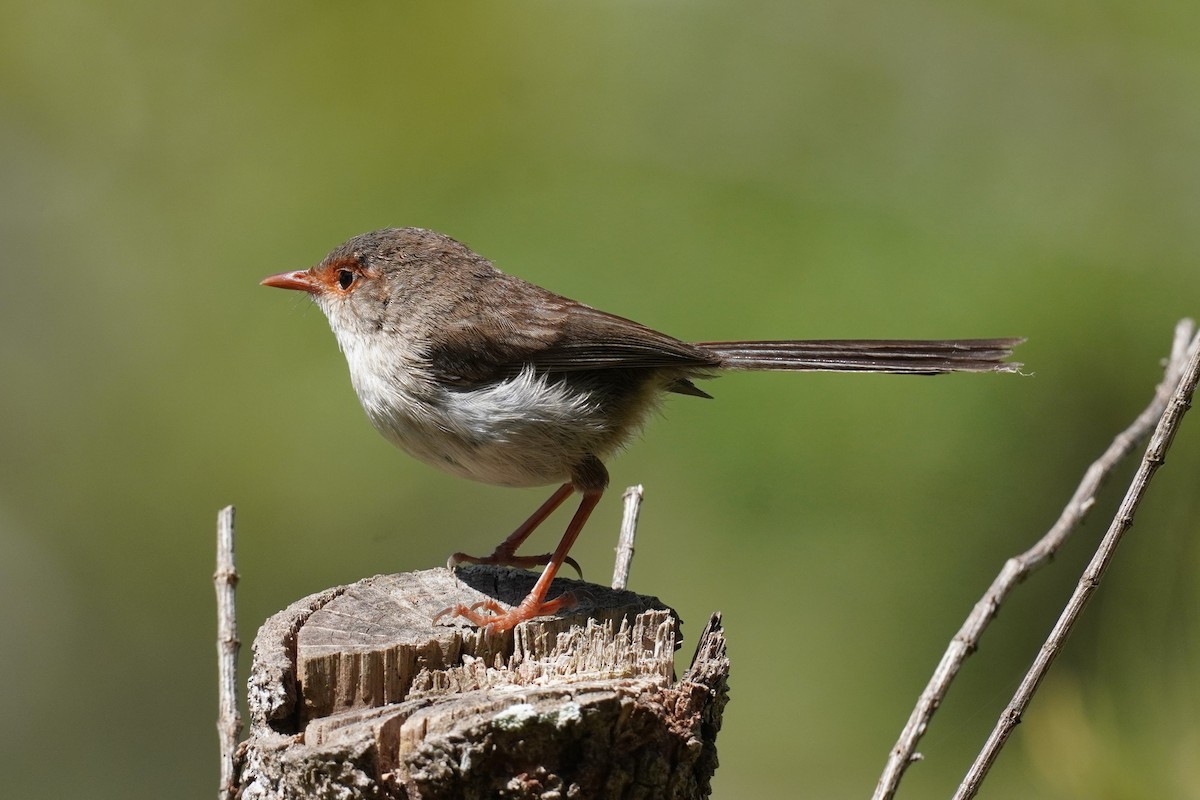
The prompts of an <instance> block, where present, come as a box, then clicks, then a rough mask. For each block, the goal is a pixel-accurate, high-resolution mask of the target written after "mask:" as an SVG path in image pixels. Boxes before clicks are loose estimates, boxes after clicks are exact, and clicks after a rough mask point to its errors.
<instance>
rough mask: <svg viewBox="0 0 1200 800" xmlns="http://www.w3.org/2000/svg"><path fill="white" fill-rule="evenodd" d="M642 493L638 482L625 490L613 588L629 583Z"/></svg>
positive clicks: (643, 491)
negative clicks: (623, 511)
mask: <svg viewBox="0 0 1200 800" xmlns="http://www.w3.org/2000/svg"><path fill="white" fill-rule="evenodd" d="M644 493H645V490H643V489H642V485H641V484H640V483H639V484H638V485H636V486H630V487H629V488H628V489H626V490H625V495H624V496H625V513H624V514H623V515H622V517H621V537H620V539H618V540H617V561H616V564H614V565H613V579H612V588H614V589H624V588H625V586H626V584H628V583H629V567H630V566H631V565H632V563H633V540H634V538H636V537H637V525H638V515H639V514H640V513H641V511H642V495H643V494H644Z"/></svg>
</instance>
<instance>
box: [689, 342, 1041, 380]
mask: <svg viewBox="0 0 1200 800" xmlns="http://www.w3.org/2000/svg"><path fill="white" fill-rule="evenodd" d="M1023 341H1025V340H1024V339H1020V338H1012V339H934V340H920V339H824V340H822V339H813V340H796V341H775V342H697V343H696V345H695V346H696V347H702V348H704V349H705V350H708V351H710V352H712V353H715V354H716V355H717V356H719V357H720V359H721V367H722V368H724V369H732V370H790V371H799V372H892V373H900V374H908V375H939V374H941V373H945V372H1018V371H1020V368H1021V365H1020V364H1019V363H1016V362H1012V361H1007V360H1006V359H1007V358H1008V357H1009V356H1011V355H1012V351H1013V348H1014V347H1016V346H1017V345H1018V344H1020V343H1021V342H1023Z"/></svg>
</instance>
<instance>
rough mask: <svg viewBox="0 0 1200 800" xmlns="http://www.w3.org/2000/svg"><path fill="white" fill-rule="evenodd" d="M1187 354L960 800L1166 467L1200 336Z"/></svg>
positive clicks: (986, 765) (1197, 362)
mask: <svg viewBox="0 0 1200 800" xmlns="http://www.w3.org/2000/svg"><path fill="white" fill-rule="evenodd" d="M1187 355H1188V360H1187V364H1186V367H1185V368H1184V371H1183V375H1182V376H1181V377H1180V378H1179V379H1178V385H1177V386H1176V387H1175V391H1174V392H1173V393H1172V394H1171V397H1170V400H1169V401H1168V402H1167V407H1166V409H1165V410H1164V411H1163V414H1162V418H1161V419H1160V420H1159V422H1158V425H1157V426H1156V427H1155V429H1154V434H1153V435H1152V436H1151V437H1150V444H1149V445H1147V447H1146V452H1145V454H1144V455H1143V456H1142V462H1141V464H1139V465H1138V470H1137V473H1136V474H1135V475H1134V477H1133V482H1132V483H1131V484H1130V486H1129V489H1128V490H1127V491H1126V492H1125V497H1124V498H1122V500H1121V505H1120V506H1119V507H1118V508H1117V512H1116V514H1115V515H1114V516H1113V520H1112V522H1111V523H1110V524H1109V527H1108V532H1107V533H1105V534H1104V538H1103V539H1101V541H1100V546H1099V547H1098V548H1097V550H1096V553H1095V555H1093V556H1092V560H1091V562H1090V563H1088V565H1087V568H1086V569H1085V570H1084V571H1083V575H1082V576H1081V577H1080V579H1079V583H1078V584H1076V586H1075V591H1074V592H1073V593H1072V594H1071V598H1070V600H1068V601H1067V605H1066V606H1065V607H1064V608H1063V612H1062V614H1061V615H1060V616H1059V618H1058V622H1056V623H1055V624H1054V628H1053V629H1051V631H1050V635H1049V636H1048V637H1047V638H1046V641H1045V642H1044V643H1043V644H1042V647H1041V649H1040V650H1039V651H1038V654H1037V657H1036V658H1034V660H1033V665H1032V666H1031V667H1030V668H1029V671H1028V672H1027V673H1025V677H1024V678H1023V679H1022V680H1021V685H1020V686H1018V687H1017V691H1016V693H1015V694H1014V695H1013V699H1012V700H1011V701H1010V702H1009V704H1008V707H1007V708H1005V709H1004V712H1003V713H1002V714H1001V715H1000V719H999V720H998V721H997V722H996V727H995V728H994V729H993V730H992V733H991V735H990V736H989V737H988V740H987V742H986V743H985V744H984V746H983V749H982V750H981V751H980V753H979V755H978V756H977V757H976V759H975V763H974V764H972V765H971V769H970V770H969V771H968V772H967V775H966V777H965V778H963V782H962V784H961V785H960V786H959V787H958V791H957V792H955V794H954V797H955V800H970V798H972V797H974V796H975V794H976V793H977V792H978V791H979V786H980V784H981V783H982V782H983V779H984V778H985V777H986V776H987V773H988V770H990V769H991V767H992V764H994V763H995V761H996V757H997V756H998V755H999V754H1000V749H1001V748H1002V747H1004V743H1005V742H1006V741H1007V740H1008V737H1009V735H1010V734H1011V733H1012V730H1013V728H1014V727H1016V725H1017V723H1018V722H1020V721H1021V715H1022V714H1024V713H1025V709H1026V708H1028V707H1029V702H1030V700H1032V699H1033V695H1034V693H1035V692H1037V690H1038V686H1039V685H1041V682H1042V679H1043V678H1044V677H1045V676H1046V673H1047V672H1048V671H1049V670H1050V665H1051V664H1053V663H1054V659H1055V657H1056V656H1057V655H1058V654H1059V653H1060V652H1062V649H1063V646H1064V645H1065V644H1066V640H1067V636H1069V635H1070V633H1071V629H1072V628H1073V627H1074V626H1075V623H1076V621H1078V619H1079V616H1080V615H1081V614H1082V613H1083V609H1084V607H1085V606H1086V605H1087V602H1088V600H1089V599H1090V598H1091V596H1092V594H1093V593H1094V592H1095V591H1096V589H1097V587H1099V585H1100V580H1101V578H1103V577H1104V571H1105V569H1106V568H1107V567H1108V565H1109V564H1110V563H1111V562H1112V559H1113V556H1114V555H1115V553H1116V549H1117V545H1118V544H1120V542H1121V538H1122V537H1123V536H1124V535H1125V533H1126V532H1127V531H1128V530H1129V528H1130V527H1131V526H1132V525H1133V516H1134V514H1135V513H1137V508H1138V505H1139V504H1140V503H1141V501H1142V498H1143V497H1145V495H1146V490H1147V488H1148V487H1149V485H1150V479H1151V478H1152V477H1154V473H1155V472H1156V471H1157V470H1158V468H1159V467H1160V466H1162V463H1163V461H1164V460H1165V458H1166V454H1167V450H1168V449H1169V448H1170V447H1171V441H1172V440H1173V439H1174V438H1175V432H1176V431H1177V430H1178V429H1179V423H1180V422H1181V421H1182V419H1183V415H1184V412H1186V411H1187V410H1188V408H1190V407H1191V402H1192V395H1193V394H1194V393H1195V391H1196V383H1197V382H1198V381H1200V337H1196V338H1195V339H1193V341H1192V343H1191V345H1190V346H1189V348H1188V353H1187Z"/></svg>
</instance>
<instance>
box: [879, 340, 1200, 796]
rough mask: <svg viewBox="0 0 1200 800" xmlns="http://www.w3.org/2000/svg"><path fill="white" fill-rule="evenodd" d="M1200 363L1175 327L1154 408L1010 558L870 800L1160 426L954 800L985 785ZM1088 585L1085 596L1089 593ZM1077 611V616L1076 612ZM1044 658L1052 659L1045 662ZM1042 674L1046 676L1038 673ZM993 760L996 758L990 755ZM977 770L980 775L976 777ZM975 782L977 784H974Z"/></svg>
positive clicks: (912, 752)
mask: <svg viewBox="0 0 1200 800" xmlns="http://www.w3.org/2000/svg"><path fill="white" fill-rule="evenodd" d="M1198 361H1200V337H1197V336H1196V331H1195V323H1193V322H1192V321H1191V320H1183V321H1181V322H1180V323H1179V324H1178V325H1176V327H1175V339H1174V342H1173V345H1172V348H1171V357H1170V359H1169V360H1168V362H1167V365H1166V369H1165V374H1164V377H1163V380H1162V382H1161V383H1160V384H1159V385H1158V386H1157V387H1156V389H1155V392H1154V398H1153V400H1152V401H1151V403H1150V405H1149V406H1147V408H1146V409H1145V410H1144V411H1142V413H1141V414H1139V415H1138V417H1137V418H1136V419H1135V420H1134V421H1133V423H1132V424H1131V425H1130V426H1129V427H1128V428H1126V429H1125V430H1124V431H1122V432H1121V433H1119V434H1118V435H1117V436H1116V438H1115V439H1114V440H1113V442H1112V444H1111V445H1109V447H1108V449H1107V450H1106V451H1105V452H1104V454H1103V455H1102V456H1101V457H1100V458H1099V459H1097V460H1096V461H1095V462H1094V463H1093V464H1092V465H1091V466H1090V467H1089V468H1088V470H1087V472H1085V473H1084V476H1083V480H1082V481H1081V482H1080V484H1079V487H1078V488H1077V489H1076V490H1075V493H1074V495H1072V497H1071V499H1070V501H1069V502H1068V503H1067V505H1066V507H1065V508H1064V509H1063V511H1062V514H1061V515H1060V516H1059V518H1058V521H1057V522H1055V524H1054V526H1053V527H1052V528H1051V529H1050V530H1049V531H1048V532H1047V533H1046V535H1045V536H1043V537H1042V538H1041V539H1040V540H1039V541H1038V542H1037V543H1036V544H1034V546H1033V547H1031V548H1030V549H1029V550H1027V551H1025V552H1024V553H1022V554H1020V555H1018V556H1015V557H1013V558H1010V559H1009V560H1008V561H1007V562H1006V563H1005V565H1004V567H1003V568H1002V569H1001V570H1000V574H999V575H997V576H996V579H995V580H994V581H992V585H991V586H990V587H988V590H987V592H985V593H984V595H983V597H982V598H981V599H980V600H979V602H978V603H976V604H975V608H974V609H973V610H972V611H971V614H970V615H969V616H968V617H967V619H966V621H965V622H964V623H963V625H962V627H961V628H960V629H959V631H958V633H956V634H955V635H954V638H953V639H952V640H951V641H950V645H949V646H948V647H947V649H946V652H945V653H944V654H943V656H942V659H941V661H940V662H939V663H938V665H937V668H936V669H935V670H934V672H933V676H932V677H931V678H930V680H929V683H928V684H927V685H926V687H925V689H924V691H922V692H921V695H920V697H919V698H918V700H917V705H916V707H915V708H914V709H913V712H912V714H911V716H910V717H909V720H908V722H907V724H906V725H905V726H904V729H903V730H902V731H901V733H900V738H899V740H898V741H897V742H896V745H895V746H894V747H893V748H892V751H891V754H890V755H889V757H888V761H887V764H886V765H885V767H884V771H883V774H882V775H881V776H880V778H879V783H878V784H877V785H876V787H875V793H874V794H873V795H872V798H873V800H890V798H892V797H894V796H895V793H896V788H897V787H898V785H899V783H900V779H901V777H902V776H903V775H904V771H905V770H906V769H907V768H908V765H909V764H911V763H912V762H913V761H916V760H919V759H920V755H918V754H917V752H916V748H917V743H918V742H919V741H920V739H921V737H922V736H923V735H924V733H925V730H926V728H927V726H928V724H929V720H930V719H931V718H932V716H933V713H934V712H935V711H936V710H937V708H938V706H939V705H940V704H941V702H942V700H943V698H944V697H945V696H946V692H947V690H948V689H949V686H950V683H951V682H952V681H953V680H954V677H955V676H956V675H957V674H958V671H959V669H960V668H961V667H962V664H963V662H964V661H965V660H966V658H967V657H968V656H969V655H970V654H971V653H972V652H974V650H975V648H976V647H977V646H978V643H979V640H980V638H981V637H982V635H983V632H984V630H986V629H987V626H988V625H989V624H990V623H991V621H992V619H993V618H994V617H995V616H996V613H997V611H998V610H999V608H1000V605H1001V604H1002V603H1003V602H1004V600H1005V598H1006V597H1007V596H1008V594H1009V592H1011V591H1012V589H1013V588H1014V587H1015V586H1016V585H1017V584H1018V583H1020V582H1021V581H1023V580H1024V579H1025V578H1026V577H1027V576H1028V575H1029V574H1030V573H1031V572H1033V571H1034V570H1036V569H1037V568H1038V567H1040V566H1042V565H1043V564H1044V563H1045V562H1046V561H1047V560H1048V559H1049V558H1050V557H1052V556H1053V555H1054V554H1055V553H1056V552H1057V551H1058V549H1059V548H1060V547H1061V546H1062V545H1063V543H1064V542H1065V541H1066V540H1067V539H1068V538H1069V537H1070V535H1071V533H1072V532H1073V531H1074V530H1075V529H1076V528H1077V527H1079V525H1080V524H1081V523H1082V522H1083V520H1084V518H1085V517H1086V516H1087V513H1088V512H1089V511H1090V510H1091V508H1092V506H1093V505H1095V502H1096V494H1097V493H1098V491H1099V489H1100V487H1101V486H1102V485H1103V484H1104V482H1105V480H1106V479H1107V478H1108V476H1109V475H1110V474H1111V473H1112V471H1113V469H1114V468H1115V467H1116V465H1117V464H1118V463H1119V462H1120V461H1121V460H1122V459H1124V458H1125V457H1126V456H1127V455H1129V453H1131V452H1132V451H1133V450H1134V448H1135V447H1136V446H1137V444H1138V442H1139V441H1141V440H1142V439H1144V438H1145V437H1146V435H1147V434H1148V433H1149V432H1150V431H1151V430H1152V429H1155V426H1156V425H1157V430H1155V435H1154V438H1153V439H1152V441H1151V443H1150V447H1149V449H1148V450H1147V454H1146V456H1145V457H1144V458H1143V461H1142V467H1141V468H1139V470H1138V474H1137V477H1136V478H1135V481H1134V484H1133V485H1132V486H1131V487H1130V490H1129V493H1128V494H1127V495H1126V498H1125V501H1124V502H1122V504H1121V508H1120V510H1119V511H1118V514H1117V517H1116V519H1114V520H1113V523H1112V527H1110V529H1109V534H1108V535H1106V536H1105V538H1104V540H1103V542H1102V544H1101V547H1100V550H1099V551H1098V552H1097V554H1096V558H1095V559H1093V564H1091V565H1089V567H1088V571H1086V572H1085V573H1084V577H1083V578H1082V579H1081V581H1080V588H1077V590H1076V595H1079V597H1078V598H1077V597H1076V596H1072V598H1071V603H1070V604H1068V608H1067V610H1066V611H1064V614H1063V618H1060V620H1059V625H1056V626H1055V628H1054V630H1053V631H1052V633H1051V637H1050V639H1048V640H1047V643H1046V645H1045V646H1043V652H1042V653H1039V656H1038V660H1037V661H1035V663H1034V668H1033V669H1031V671H1030V672H1031V675H1033V674H1034V673H1035V672H1037V674H1036V676H1035V677H1033V678H1031V677H1030V676H1026V682H1029V681H1031V680H1032V682H1031V683H1030V685H1029V686H1028V687H1027V686H1026V682H1022V685H1021V686H1022V690H1024V689H1028V694H1024V695H1023V694H1022V691H1021V690H1018V696H1017V697H1015V698H1014V699H1013V703H1012V704H1010V706H1009V708H1008V709H1006V711H1005V714H1004V715H1002V717H1001V721H1000V722H999V723H997V728H996V731H994V732H993V738H994V739H995V740H996V741H995V743H994V744H993V740H992V739H989V743H988V745H987V746H985V749H984V752H982V753H980V761H977V762H976V765H975V766H974V767H972V770H971V773H969V774H968V777H967V779H964V781H963V785H962V786H960V787H959V792H960V793H959V794H958V795H956V797H962V798H968V797H972V796H974V793H975V791H977V790H978V784H979V781H982V779H983V776H984V775H985V774H986V772H987V769H988V767H990V765H991V763H992V762H994V760H995V757H996V754H998V752H999V749H1000V747H1002V746H1003V744H1004V740H1006V739H1007V737H1008V733H1009V732H1011V730H1012V726H1013V725H1015V724H1016V722H1017V721H1018V720H1019V717H1020V713H1021V712H1022V711H1023V710H1024V708H1025V706H1026V705H1027V704H1028V701H1029V698H1030V697H1032V694H1033V692H1034V691H1036V690H1037V684H1038V683H1039V682H1040V681H1041V677H1042V676H1043V675H1044V674H1045V670H1046V669H1048V668H1049V665H1050V662H1051V661H1052V660H1053V657H1054V655H1055V654H1056V653H1057V651H1058V649H1060V648H1061V645H1062V641H1063V639H1064V638H1065V636H1066V633H1067V632H1068V631H1069V630H1070V626H1071V625H1072V624H1073V623H1074V621H1075V619H1076V618H1077V617H1078V615H1079V612H1080V611H1082V608H1083V604H1084V603H1086V601H1087V598H1088V596H1090V594H1091V592H1092V591H1093V590H1094V589H1095V582H1097V581H1098V580H1099V577H1100V574H1101V573H1102V572H1103V569H1104V567H1105V566H1107V564H1108V561H1109V560H1110V559H1111V557H1112V551H1113V548H1115V546H1116V543H1117V541H1119V540H1120V537H1121V535H1122V534H1123V533H1124V532H1125V530H1126V529H1128V527H1129V525H1130V524H1131V522H1132V515H1133V511H1134V510H1135V509H1136V506H1137V503H1138V501H1139V500H1140V499H1141V497H1142V495H1143V494H1144V492H1145V488H1146V483H1147V482H1148V481H1149V478H1150V476H1151V474H1152V473H1153V471H1154V469H1156V468H1157V466H1158V465H1159V464H1160V463H1162V462H1161V457H1162V454H1163V453H1164V452H1165V450H1166V447H1167V446H1168V445H1169V444H1170V440H1171V437H1172V436H1173V435H1174V432H1175V429H1176V427H1177V426H1178V424H1179V418H1180V417H1181V416H1182V415H1183V411H1184V410H1185V409H1186V408H1187V403H1188V401H1189V399H1190V397H1191V394H1192V392H1193V391H1194V389H1195V386H1196V369H1197V362H1198ZM1093 567H1094V568H1095V570H1094V571H1093ZM1085 584H1086V585H1087V586H1086V588H1084V587H1085ZM1077 599H1078V605H1077V606H1073V605H1072V604H1074V603H1075V602H1076V601H1077ZM1072 608H1074V610H1073V611H1072ZM1060 628H1061V630H1060ZM1056 634H1060V635H1061V637H1062V638H1056ZM1047 652H1048V655H1047ZM1043 656H1046V657H1045V659H1044V661H1043ZM1039 669H1040V672H1038V670H1039ZM1014 712H1015V715H1014ZM989 752H990V755H988V753H989ZM977 768H978V769H979V770H980V771H979V772H978V774H977V775H976V770H977ZM972 776H976V777H975V778H972ZM969 783H970V784H971V785H970V786H969V785H968V784H969ZM972 787H973V788H972ZM963 792H967V793H965V794H964V793H963Z"/></svg>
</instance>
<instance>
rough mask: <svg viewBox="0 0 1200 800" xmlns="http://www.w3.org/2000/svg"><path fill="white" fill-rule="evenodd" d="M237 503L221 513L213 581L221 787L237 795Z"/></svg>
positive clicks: (225, 796)
mask: <svg viewBox="0 0 1200 800" xmlns="http://www.w3.org/2000/svg"><path fill="white" fill-rule="evenodd" d="M233 516H234V508H233V506H225V508H223V509H221V511H220V512H219V513H218V514H217V569H216V572H214V573H213V583H214V584H215V586H216V588H217V694H218V698H219V699H218V703H219V711H218V715H217V736H218V738H219V739H220V742H221V787H220V791H219V792H218V795H217V796H218V797H219V798H221V800H228V798H232V797H233V796H234V791H235V788H236V787H235V786H234V753H235V752H236V750H237V742H238V736H240V735H241V732H242V718H241V716H240V715H239V714H238V705H237V657H238V648H239V647H240V646H241V642H239V641H238V635H237V605H236V598H235V596H234V590H235V587H236V586H237V581H238V575H237V568H236V567H235V566H234V561H233Z"/></svg>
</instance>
